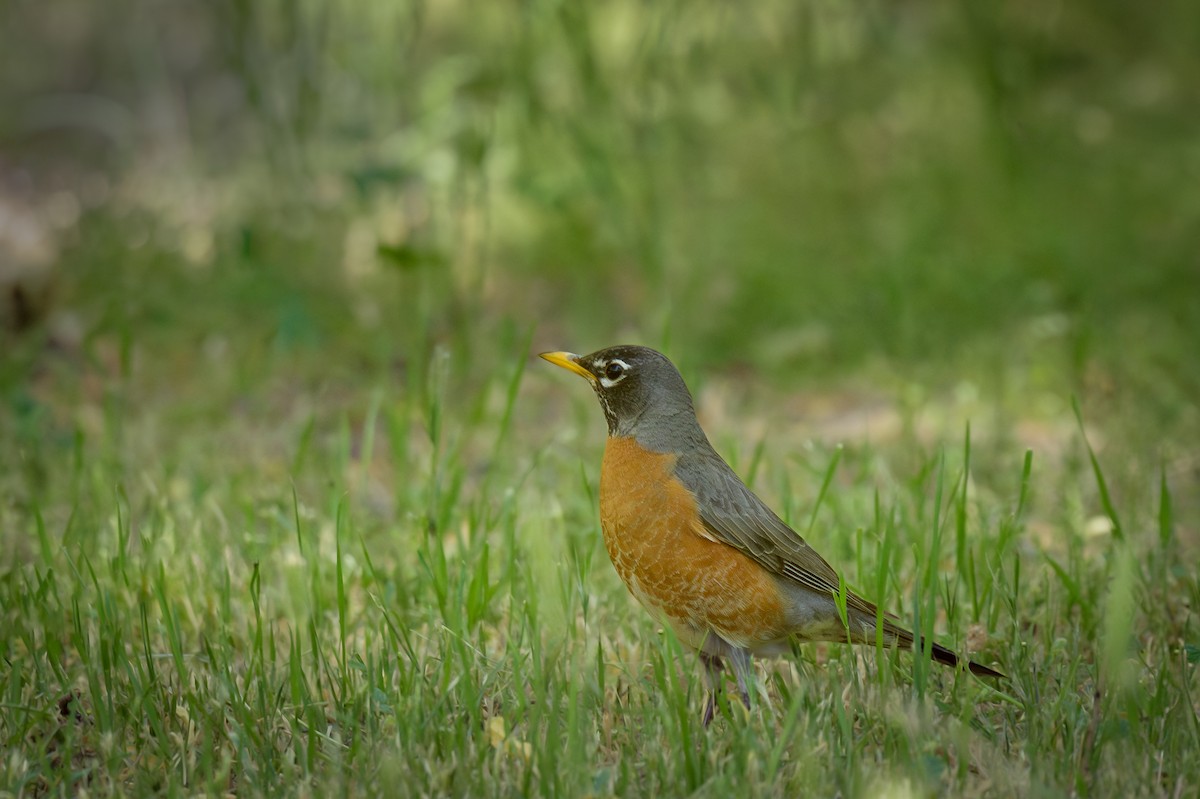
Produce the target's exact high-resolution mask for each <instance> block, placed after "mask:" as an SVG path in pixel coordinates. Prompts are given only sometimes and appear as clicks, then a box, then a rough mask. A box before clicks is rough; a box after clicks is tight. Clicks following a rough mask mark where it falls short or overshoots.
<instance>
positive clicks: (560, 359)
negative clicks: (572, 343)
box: [541, 352, 596, 383]
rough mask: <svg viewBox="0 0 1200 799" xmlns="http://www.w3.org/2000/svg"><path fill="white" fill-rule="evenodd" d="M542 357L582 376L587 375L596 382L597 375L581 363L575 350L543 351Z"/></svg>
mask: <svg viewBox="0 0 1200 799" xmlns="http://www.w3.org/2000/svg"><path fill="white" fill-rule="evenodd" d="M541 357H542V358H545V359H546V360H547V361H549V362H550V363H552V364H554V365H555V366H561V367H562V368H564V369H566V370H568V371H571V372H574V373H575V374H577V375H579V376H580V377H586V378H587V379H588V380H590V381H592V382H593V383H595V382H596V376H595V375H594V374H592V373H591V372H589V371H588V370H587V369H584V368H583V367H582V366H580V365H579V356H578V355H576V354H575V353H573V352H543V353H542V355H541Z"/></svg>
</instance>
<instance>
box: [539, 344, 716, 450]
mask: <svg viewBox="0 0 1200 799" xmlns="http://www.w3.org/2000/svg"><path fill="white" fill-rule="evenodd" d="M542 357H543V358H545V359H546V360H547V361H549V362H550V363H552V364H554V365H555V366H561V367H563V368H564V369H568V370H570V371H572V372H574V373H575V374H577V375H580V376H582V377H585V378H587V381H588V382H589V383H591V385H592V388H593V389H594V390H595V392H596V396H597V397H599V398H600V407H601V408H602V409H603V410H604V418H605V420H606V421H607V422H608V434H609V435H610V436H632V437H634V438H636V439H637V440H638V443H640V444H641V445H642V446H644V447H648V448H650V449H653V450H656V451H659V452H672V451H677V450H680V449H681V448H688V447H691V446H695V445H696V444H698V443H699V442H702V441H707V439H706V438H705V437H704V433H703V431H701V430H700V425H699V423H698V422H697V421H696V411H695V410H694V409H693V407H692V395H691V392H689V391H688V387H687V385H686V384H685V383H684V382H683V377H682V376H680V374H679V370H678V369H676V368H675V364H673V363H671V362H670V361H669V360H667V357H666V356H665V355H663V354H662V353H660V352H656V351H655V350H652V349H650V348H649V347H638V346H634V345H627V344H623V345H618V346H616V347H606V348H605V349H602V350H597V351H596V352H593V353H591V354H590V355H575V354H574V353H570V352H543V353H542Z"/></svg>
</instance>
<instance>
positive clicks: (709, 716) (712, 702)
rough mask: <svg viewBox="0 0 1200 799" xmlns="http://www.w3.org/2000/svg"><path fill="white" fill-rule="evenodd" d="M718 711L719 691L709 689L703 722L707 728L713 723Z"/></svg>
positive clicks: (705, 701)
mask: <svg viewBox="0 0 1200 799" xmlns="http://www.w3.org/2000/svg"><path fill="white" fill-rule="evenodd" d="M716 712H717V692H716V691H709V692H708V696H707V697H706V698H705V700H704V718H703V723H704V726H705V727H706V728H707V727H708V725H709V724H712V720H713V716H714V715H715V714H716Z"/></svg>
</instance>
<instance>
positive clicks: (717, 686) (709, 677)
mask: <svg viewBox="0 0 1200 799" xmlns="http://www.w3.org/2000/svg"><path fill="white" fill-rule="evenodd" d="M700 662H701V663H703V664H704V686H705V687H706V688H707V689H708V693H707V694H706V696H705V699H704V718H703V722H704V726H705V727H707V726H708V725H709V724H711V723H712V720H713V715H714V714H715V713H716V712H717V694H719V693H721V683H722V676H721V675H722V672H724V670H725V664H724V662H722V660H721V657H720V656H719V655H710V654H708V653H707V652H704V651H701V652H700Z"/></svg>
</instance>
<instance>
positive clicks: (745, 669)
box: [729, 648, 752, 710]
mask: <svg viewBox="0 0 1200 799" xmlns="http://www.w3.org/2000/svg"><path fill="white" fill-rule="evenodd" d="M751 658H752V655H751V654H750V652H749V651H748V650H745V649H736V648H735V649H733V650H732V651H731V652H730V656H729V662H730V663H731V664H733V673H734V675H735V676H736V677H737V684H738V696H739V697H741V700H742V704H743V705H745V706H746V709H747V710H749V709H750V689H749V687H748V684H747V680H749V678H750V672H751V665H750V662H751Z"/></svg>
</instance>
